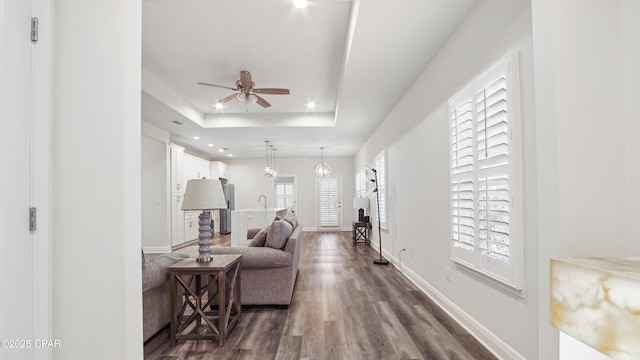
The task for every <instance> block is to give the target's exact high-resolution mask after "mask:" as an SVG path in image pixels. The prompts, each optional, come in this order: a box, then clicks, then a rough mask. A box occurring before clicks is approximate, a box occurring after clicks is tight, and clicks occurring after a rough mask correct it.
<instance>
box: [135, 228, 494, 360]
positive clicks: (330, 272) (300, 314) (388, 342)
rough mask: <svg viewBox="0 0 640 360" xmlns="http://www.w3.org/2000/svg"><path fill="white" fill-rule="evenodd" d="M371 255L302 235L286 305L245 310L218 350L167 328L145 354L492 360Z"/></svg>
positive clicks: (337, 240) (346, 239) (344, 240)
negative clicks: (175, 337)
mask: <svg viewBox="0 0 640 360" xmlns="http://www.w3.org/2000/svg"><path fill="white" fill-rule="evenodd" d="M376 255H377V252H376V251H375V250H374V249H373V248H371V247H369V246H365V245H363V244H358V246H355V247H354V246H353V245H352V243H351V233H350V232H343V233H322V232H318V233H310V232H308V233H304V235H303V237H302V256H301V260H300V269H299V273H298V280H297V282H296V288H295V290H294V296H293V302H292V304H291V305H290V306H289V308H288V309H277V308H275V307H270V306H269V307H243V310H242V311H243V313H242V318H241V320H240V322H239V323H238V325H237V326H236V328H235V329H234V330H233V332H232V333H231V334H230V335H229V337H228V339H227V342H226V344H225V346H224V347H218V346H217V343H214V342H212V341H196V340H191V341H183V342H179V343H178V344H177V345H176V346H174V347H171V346H170V343H169V336H168V329H167V328H165V329H164V330H163V331H162V332H160V333H159V334H157V335H156V336H155V337H154V338H152V339H151V340H150V341H149V342H148V343H147V344H146V345H145V359H149V360H151V359H158V360H160V359H162V360H187V359H203V360H204V359H261V360H262V359H349V360H350V359H367V360H368V359H434V360H438V359H474V360H475V359H481V360H482V359H496V357H495V356H493V355H492V354H491V353H490V352H489V351H488V350H486V349H485V348H484V347H483V346H482V345H481V344H480V343H478V342H477V341H476V340H475V339H474V338H473V337H472V336H471V335H469V334H468V333H467V332H466V331H465V330H464V329H463V328H462V327H461V326H460V325H458V324H457V323H456V322H455V321H453V320H452V319H451V318H450V317H449V316H448V315H447V314H446V313H445V312H444V311H442V310H441V309H440V308H439V307H438V306H437V305H436V304H435V303H433V302H432V301H431V300H430V299H429V298H428V297H427V296H426V295H424V294H423V293H422V292H421V291H420V290H419V289H418V288H417V287H416V286H415V285H414V284H413V283H411V282H410V281H409V280H407V279H406V278H405V277H404V276H403V275H402V274H401V273H399V272H398V271H397V270H396V269H395V268H393V267H392V266H391V265H388V266H380V265H374V264H373V263H372V260H373V259H374V258H375V257H376Z"/></svg>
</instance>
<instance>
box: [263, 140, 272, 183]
mask: <svg viewBox="0 0 640 360" xmlns="http://www.w3.org/2000/svg"><path fill="white" fill-rule="evenodd" d="M264 142H265V147H266V149H267V162H266V165H265V166H264V176H271V175H270V174H271V164H270V163H269V140H265V141H264Z"/></svg>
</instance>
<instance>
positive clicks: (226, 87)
mask: <svg viewBox="0 0 640 360" xmlns="http://www.w3.org/2000/svg"><path fill="white" fill-rule="evenodd" d="M198 85H204V86H212V87H217V88H221V89H227V90H233V91H237V90H238V89H236V88H232V87H229V86H224V85H216V84H209V83H203V82H199V83H198Z"/></svg>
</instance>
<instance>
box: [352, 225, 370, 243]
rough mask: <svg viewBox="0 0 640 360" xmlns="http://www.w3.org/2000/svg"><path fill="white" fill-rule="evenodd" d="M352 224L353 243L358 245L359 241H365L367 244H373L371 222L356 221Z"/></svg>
mask: <svg viewBox="0 0 640 360" xmlns="http://www.w3.org/2000/svg"><path fill="white" fill-rule="evenodd" d="M351 226H352V235H351V238H352V239H353V245H357V244H358V242H364V244H365V245H370V244H371V223H368V222H363V221H354V222H353V223H351Z"/></svg>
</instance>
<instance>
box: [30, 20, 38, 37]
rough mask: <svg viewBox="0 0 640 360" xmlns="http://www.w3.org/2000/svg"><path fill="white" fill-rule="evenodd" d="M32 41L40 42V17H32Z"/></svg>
mask: <svg viewBox="0 0 640 360" xmlns="http://www.w3.org/2000/svg"><path fill="white" fill-rule="evenodd" d="M31 42H34V43H37V42H38V18H37V17H32V18H31Z"/></svg>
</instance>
